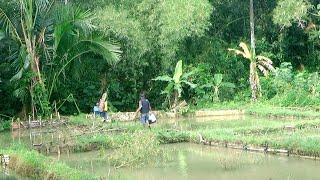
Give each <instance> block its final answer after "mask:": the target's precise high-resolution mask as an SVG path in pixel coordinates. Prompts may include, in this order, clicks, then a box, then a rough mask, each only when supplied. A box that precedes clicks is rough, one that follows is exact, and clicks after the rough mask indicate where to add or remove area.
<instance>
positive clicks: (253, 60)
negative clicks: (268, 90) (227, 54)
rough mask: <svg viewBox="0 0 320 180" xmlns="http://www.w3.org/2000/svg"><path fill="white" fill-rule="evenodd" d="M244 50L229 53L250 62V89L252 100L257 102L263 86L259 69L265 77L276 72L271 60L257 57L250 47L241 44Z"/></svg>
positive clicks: (234, 50)
mask: <svg viewBox="0 0 320 180" xmlns="http://www.w3.org/2000/svg"><path fill="white" fill-rule="evenodd" d="M239 46H240V47H241V49H242V50H237V49H230V48H229V49H228V50H229V51H233V52H235V53H236V54H237V55H241V56H243V57H244V58H246V59H248V60H249V61H250V77H249V81H250V87H251V93H252V96H251V97H252V100H253V101H256V100H257V98H258V97H260V96H261V86H260V81H259V75H258V71H257V68H258V69H259V70H260V71H261V72H262V73H263V74H264V75H265V76H267V75H268V73H269V72H270V71H272V72H273V71H274V70H275V69H274V67H273V66H272V61H271V59H269V58H267V57H265V56H260V55H258V56H256V55H255V54H254V53H253V52H252V51H250V50H249V48H248V46H247V45H246V44H245V43H244V42H241V43H240V45H239Z"/></svg>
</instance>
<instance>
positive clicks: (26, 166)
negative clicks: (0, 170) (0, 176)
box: [0, 144, 99, 180]
mask: <svg viewBox="0 0 320 180" xmlns="http://www.w3.org/2000/svg"><path fill="white" fill-rule="evenodd" d="M0 153H3V154H9V155H10V164H9V168H10V169H12V170H13V171H15V172H16V173H17V174H19V175H21V176H23V177H29V178H32V179H70V180H71V179H74V180H77V179H99V177H95V176H94V175H92V174H88V173H85V172H81V171H78V170H75V169H72V168H70V167H69V166H67V165H66V164H64V163H61V162H57V161H55V160H53V159H51V158H48V157H46V156H44V155H42V154H39V153H38V152H36V151H34V150H30V149H28V148H26V147H25V146H24V145H21V144H16V145H14V146H11V147H9V148H6V149H1V150H0Z"/></svg>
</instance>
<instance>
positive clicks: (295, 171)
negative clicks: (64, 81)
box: [0, 116, 320, 180]
mask: <svg viewBox="0 0 320 180" xmlns="http://www.w3.org/2000/svg"><path fill="white" fill-rule="evenodd" d="M220 118H221V117H220ZM219 120H223V121H224V122H228V121H230V122H231V121H234V120H240V121H241V120H244V121H247V123H248V124H250V123H257V124H259V123H260V122H259V121H257V119H256V118H255V117H245V118H244V117H242V116H241V117H232V118H231V119H228V120H226V119H224V118H221V119H217V120H214V121H212V119H211V118H202V119H181V120H179V121H178V123H177V121H174V120H172V122H171V121H169V120H168V121H162V122H161V121H160V122H159V123H160V124H161V123H162V124H164V125H165V124H168V127H169V126H170V127H171V126H176V128H179V129H180V128H181V129H193V128H195V127H194V124H192V123H190V122H193V123H194V122H195V121H196V122H197V123H196V125H197V126H198V125H199V123H200V125H204V126H207V125H208V128H209V127H210V126H212V125H213V124H217V123H219V122H218V121H219ZM240 121H238V122H240ZM271 121H272V120H271ZM278 121H280V120H277V122H278ZM283 121H287V120H283ZM268 123H271V122H268ZM230 125H231V124H228V123H227V124H224V125H223V126H221V125H219V126H216V127H221V128H223V127H224V126H230ZM69 131H70V130H68V129H66V128H65V127H60V128H56V129H54V130H51V129H47V130H46V129H45V128H43V129H33V130H32V131H30V130H24V131H14V132H6V133H0V146H1V147H6V146H9V145H10V144H11V143H18V142H21V143H24V144H27V145H29V146H30V147H32V144H39V143H41V142H43V141H53V142H58V141H59V140H60V136H64V135H65V136H68V135H69V134H70V132H69ZM162 148H163V149H164V150H165V152H166V155H167V161H166V162H165V163H162V164H157V165H149V166H147V167H143V168H120V169H114V168H112V167H111V166H110V165H109V163H108V160H107V158H106V157H104V158H102V157H101V154H104V155H107V156H110V155H112V152H110V151H106V152H101V151H91V152H86V153H73V154H72V153H71V154H68V155H67V154H61V156H59V157H58V156H55V155H52V157H53V158H55V159H56V160H58V161H62V162H65V163H66V164H68V165H69V166H71V167H74V168H76V169H79V170H83V171H87V172H89V173H92V174H95V175H98V176H101V177H108V176H110V177H115V179H148V180H153V179H155V180H158V179H160V180H161V179H175V180H176V179H177V180H180V179H190V180H193V179H195V180H199V179H201V178H202V179H222V180H229V179H230V180H231V179H268V180H270V179H272V180H274V179H290V180H292V179H297V180H298V179H308V180H309V179H320V178H319V173H318V170H319V168H320V161H314V160H308V159H301V158H297V157H286V156H278V155H266V154H263V153H251V152H244V151H240V150H232V149H226V148H216V147H210V146H203V145H196V144H168V145H163V146H162ZM0 170H1V171H0V172H2V173H0V179H4V178H7V179H23V178H18V177H17V176H15V174H14V172H12V171H11V172H9V174H10V175H13V176H11V177H8V176H4V175H3V174H4V171H3V169H1V167H0ZM6 173H7V172H6Z"/></svg>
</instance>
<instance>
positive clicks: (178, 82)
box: [153, 60, 197, 108]
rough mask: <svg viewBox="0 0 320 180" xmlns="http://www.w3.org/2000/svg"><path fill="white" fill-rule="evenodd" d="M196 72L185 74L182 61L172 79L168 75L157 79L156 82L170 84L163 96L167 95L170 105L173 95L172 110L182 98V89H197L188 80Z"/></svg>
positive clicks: (178, 63) (177, 65) (179, 62)
mask: <svg viewBox="0 0 320 180" xmlns="http://www.w3.org/2000/svg"><path fill="white" fill-rule="evenodd" d="M193 73H194V72H189V73H183V71H182V60H180V61H178V62H177V64H176V68H175V71H174V74H173V77H170V76H168V75H163V76H158V77H156V78H155V79H153V80H155V81H165V82H168V85H167V86H166V88H165V89H164V90H163V91H162V93H161V94H166V95H167V100H168V101H169V105H171V103H170V99H171V96H172V94H173V98H174V102H173V104H172V105H171V108H175V107H177V105H178V100H179V98H180V97H181V93H182V90H183V89H182V87H183V85H188V86H189V87H190V88H195V87H196V86H197V85H196V84H193V83H191V82H190V81H188V78H189V77H190V76H191V75H192V74H193Z"/></svg>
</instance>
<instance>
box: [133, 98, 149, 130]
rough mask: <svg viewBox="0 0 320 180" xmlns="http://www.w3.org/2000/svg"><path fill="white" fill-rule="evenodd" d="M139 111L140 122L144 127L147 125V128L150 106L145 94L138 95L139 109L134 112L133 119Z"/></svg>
mask: <svg viewBox="0 0 320 180" xmlns="http://www.w3.org/2000/svg"><path fill="white" fill-rule="evenodd" d="M139 111H140V113H141V114H140V122H141V123H142V124H143V126H145V125H146V124H148V126H149V128H150V125H149V123H148V121H149V113H150V112H151V105H150V102H149V100H148V99H147V98H146V96H145V93H141V94H140V101H139V107H138V109H137V110H136V112H135V117H136V115H137V113H138V112H139Z"/></svg>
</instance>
